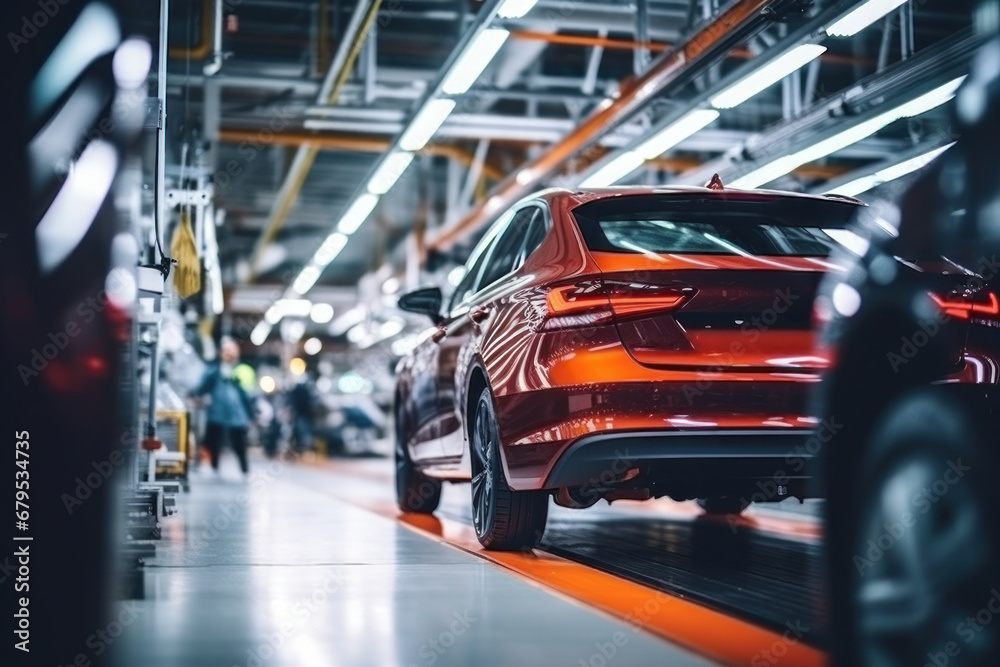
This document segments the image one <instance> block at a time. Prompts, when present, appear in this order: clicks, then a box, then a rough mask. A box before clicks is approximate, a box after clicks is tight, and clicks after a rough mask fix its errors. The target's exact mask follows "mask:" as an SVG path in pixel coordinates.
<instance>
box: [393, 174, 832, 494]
mask: <svg viewBox="0 0 1000 667" xmlns="http://www.w3.org/2000/svg"><path fill="white" fill-rule="evenodd" d="M650 194H656V195H665V196H668V195H678V196H684V197H690V196H691V195H692V194H696V195H699V196H705V197H712V198H719V199H726V198H731V199H734V200H739V199H754V198H759V197H762V196H767V197H775V196H781V197H788V198H793V199H797V198H801V199H807V200H815V201H830V200H828V199H825V198H821V197H814V196H808V195H797V194H796V195H793V194H785V193H782V194H780V195H775V194H774V193H769V192H765V193H761V192H758V191H751V192H746V191H727V192H723V193H720V192H719V191H716V190H709V189H705V188H669V189H668V188H656V189H649V188H644V189H637V188H630V189H623V190H618V189H609V190H601V191H593V192H586V193H571V192H567V191H555V192H545V193H541V194H540V195H538V196H537V197H536V198H535V199H534V200H532V201H530V202H527V203H525V204H523V205H522V206H544V207H545V210H546V213H547V215H548V223H549V225H550V226H549V227H548V231H547V233H546V235H545V237H544V239H543V240H542V241H541V243H540V244H539V245H538V247H537V248H536V249H535V250H534V251H533V252H531V253H530V255H528V257H527V258H526V260H525V261H524V263H523V265H521V266H520V267H518V268H517V269H516V270H515V271H513V272H512V273H510V274H509V275H507V276H505V277H504V279H502V280H500V281H498V282H497V283H496V284H494V285H492V286H490V287H488V288H486V289H483V290H481V291H479V292H478V293H476V294H474V295H472V296H471V297H470V298H468V299H466V300H464V301H461V302H459V303H457V304H455V305H454V307H453V308H452V309H451V311H450V312H448V313H446V314H445V320H444V322H443V323H442V324H441V325H440V327H438V329H439V330H440V331H439V333H438V335H437V340H436V341H435V340H434V337H433V336H429V337H428V338H427V339H426V340H425V341H424V342H423V343H421V345H420V349H418V350H415V351H414V353H413V354H412V355H411V356H410V357H409V358H408V359H405V360H404V361H403V362H402V363H401V364H400V397H399V403H400V409H401V410H402V412H403V413H404V414H407V415H409V414H411V413H413V412H415V411H416V408H415V406H417V405H427V404H428V402H429V401H431V399H429V398H428V397H426V396H424V397H420V398H417V397H416V396H413V395H412V392H414V391H417V389H418V387H419V389H420V391H425V392H426V391H430V390H429V389H428V387H427V382H426V381H423V382H417V381H416V379H415V375H416V374H418V373H428V374H429V375H428V377H432V378H433V380H434V385H435V388H434V389H433V391H434V398H433V404H434V405H436V406H437V410H438V415H437V416H436V417H435V418H433V419H432V420H430V421H428V422H426V423H428V424H434V427H433V428H430V429H428V430H427V431H426V432H424V433H422V434H416V433H413V432H410V438H409V442H408V445H409V448H410V453H411V456H412V457H413V459H414V460H415V461H417V462H418V464H419V465H422V466H423V467H424V469H425V470H426V471H427V473H428V474H429V475H432V476H436V477H440V478H446V479H455V480H459V479H468V474H469V469H470V467H469V465H468V446H467V419H468V418H469V415H467V414H466V413H467V407H468V406H469V405H470V403H471V402H474V401H475V400H476V399H477V398H478V394H477V395H476V396H472V395H471V394H470V386H471V385H473V384H474V383H475V382H476V379H475V378H478V377H481V378H485V380H486V386H488V387H489V389H490V391H491V394H492V397H493V401H494V407H495V409H496V414H497V416H498V421H499V427H500V435H501V443H502V445H501V449H500V451H501V460H502V463H503V467H504V472H505V474H506V476H507V479H508V481H509V483H510V485H511V488H513V489H515V490H527V489H539V488H547V486H546V478H547V477H548V475H549V474H550V473H551V471H552V469H553V466H554V465H555V464H556V462H557V461H558V459H559V458H560V456H562V454H563V453H564V452H566V451H567V450H568V449H569V448H570V447H571V446H572V445H573V444H574V442H576V441H578V440H579V439H580V438H584V437H587V436H593V435H594V434H600V433H610V432H626V433H627V432H636V433H639V432H649V431H651V430H654V431H655V430H661V431H678V432H679V431H691V432H697V431H704V430H727V429H728V430H731V431H732V432H734V433H735V432H743V431H746V430H748V429H750V430H753V429H761V430H769V431H774V430H777V429H789V430H795V429H797V430H800V431H803V432H805V431H808V429H811V428H812V427H814V426H815V420H812V419H811V417H810V416H809V411H808V403H809V401H808V395H809V392H810V390H811V388H812V387H813V386H814V385H815V384H816V383H817V382H818V381H819V377H820V376H819V372H820V371H821V370H822V369H823V368H824V367H825V366H826V359H824V358H822V357H819V356H817V355H815V354H813V353H812V352H811V351H812V349H813V348H814V340H813V338H812V333H811V331H810V329H809V327H808V325H807V324H804V322H807V321H808V315H806V316H805V318H803V313H802V311H803V308H805V309H806V310H808V306H807V305H805V304H808V303H810V302H811V300H812V291H814V290H815V288H816V285H817V284H818V282H819V280H820V277H821V276H822V273H823V272H824V271H825V270H829V269H830V268H831V267H832V266H833V265H832V264H830V263H829V262H827V261H826V260H825V259H823V258H819V257H784V256H783V257H775V258H756V257H742V256H727V255H698V256H681V255H674V256H671V255H657V256H646V255H636V254H632V255H622V254H616V253H603V252H595V251H591V250H590V249H589V248H588V246H587V244H586V242H585V240H584V239H583V237H582V236H581V234H580V231H579V229H578V227H577V223H576V220H575V219H574V217H573V214H572V212H573V210H574V209H576V208H577V207H578V206H580V205H581V204H584V203H587V202H593V201H598V200H600V199H607V198H615V197H632V196H648V195H650ZM836 201H838V202H839V201H840V200H836ZM502 235H503V231H500V232H498V233H497V234H496V238H500V237H501V236H502ZM496 242H497V243H499V241H496ZM478 252H480V251H479V250H477V251H474V253H478ZM474 257H475V254H474ZM488 263H489V259H487V261H486V264H488ZM471 264H472V262H471V261H470V265H471ZM626 271H628V272H637V273H638V275H641V276H642V277H643V279H644V280H647V281H652V282H653V283H656V282H657V281H661V282H666V283H669V282H670V281H672V280H679V281H682V282H685V283H692V284H694V285H695V287H696V288H698V289H699V290H702V291H700V292H699V293H698V294H697V295H696V296H695V297H694V298H693V299H692V300H691V302H690V304H689V305H691V306H695V305H696V306H697V308H692V309H691V310H690V311H688V310H685V309H682V310H681V311H679V313H678V314H677V317H678V319H677V321H678V322H680V321H683V320H684V319H686V320H687V322H686V324H685V325H684V332H685V340H686V345H687V347H686V348H684V349H677V350H665V349H663V345H662V344H661V343H662V341H657V340H656V339H655V338H654V339H653V344H652V345H644V344H643V343H642V339H643V333H642V331H640V329H645V330H646V331H647V332H648V331H649V330H650V327H652V328H653V329H654V330H658V331H660V332H661V333H662V332H663V331H665V330H666V327H667V322H666V320H665V319H664V316H663V315H661V314H656V313H654V314H653V315H651V316H649V317H646V318H640V319H639V320H635V319H633V320H627V321H625V320H619V319H618V318H616V320H615V321H612V322H607V323H602V324H598V325H594V326H589V327H586V328H578V329H559V330H553V331H548V330H544V329H541V328H540V325H541V319H542V318H543V317H544V308H545V303H546V301H545V295H546V292H547V291H548V288H549V287H550V286H551V285H552V284H553V283H559V284H563V283H565V284H571V283H573V282H574V281H578V280H582V279H590V278H595V277H596V278H600V277H606V276H609V275H613V274H614V272H626ZM779 274H780V275H781V276H784V277H786V278H787V280H786V281H785V282H788V283H789V285H790V286H791V287H793V288H794V289H795V290H796V291H797V292H801V297H799V296H798V295H796V298H795V299H792V302H791V303H789V304H786V305H788V306H789V307H788V308H785V309H784V310H787V311H789V312H792V311H794V315H795V317H796V318H797V320H796V323H795V324H794V326H791V325H788V326H785V325H780V326H775V325H774V323H771V324H770V325H768V324H761V325H754V324H752V323H750V322H749V318H750V316H753V314H754V312H757V313H760V312H762V311H765V310H767V309H768V308H772V307H773V306H774V302H775V299H780V295H779V294H777V293H776V291H775V290H774V289H771V288H770V287H769V283H768V280H769V278H768V276H770V277H771V278H772V279H773V277H774V276H776V275H779ZM786 301H787V299H786ZM791 306H794V307H791ZM784 310H783V312H784ZM744 311H746V312H744ZM744 315H746V316H747V317H746V318H743V317H742V316H744ZM778 315H779V317H780V314H778ZM698 317H701V320H699V321H698V322H695V319H697V318H698ZM727 318H728V320H729V321H728V323H726V322H724V320H726V319H727ZM666 319H669V320H671V321H672V320H673V316H670V317H667V318H666ZM775 321H780V319H776V320H775ZM675 324H676V323H675ZM744 325H747V326H746V327H745V326H744ZM646 340H647V341H648V340H649V338H648V336H647V337H646ZM734 340H735V341H741V342H742V347H733V348H731V347H730V345H731V344H732V343H733V342H734ZM476 386H479V385H476ZM459 435H460V436H461V438H460V437H459ZM428 437H430V438H431V440H433V441H434V443H435V444H434V445H433V447H432V446H430V445H428V444H427V443H428V442H430V441H428V440H423V438H428ZM748 454H749V452H748Z"/></svg>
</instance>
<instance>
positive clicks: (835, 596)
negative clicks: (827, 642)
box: [827, 390, 1000, 667]
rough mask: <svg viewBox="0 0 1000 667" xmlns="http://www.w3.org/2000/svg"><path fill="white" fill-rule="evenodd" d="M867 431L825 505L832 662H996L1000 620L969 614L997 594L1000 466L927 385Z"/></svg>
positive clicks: (963, 415)
mask: <svg viewBox="0 0 1000 667" xmlns="http://www.w3.org/2000/svg"><path fill="white" fill-rule="evenodd" d="M870 433H871V436H870V438H869V439H868V440H867V446H866V447H864V449H863V451H862V452H861V453H860V456H858V458H857V459H856V461H857V466H858V468H857V471H856V476H855V480H856V482H855V484H853V485H851V486H852V488H851V489H850V490H849V491H845V493H839V494H837V496H836V498H837V500H836V501H834V500H833V499H831V502H830V506H829V507H828V510H827V511H828V521H827V524H828V550H829V554H830V558H829V561H828V562H829V568H830V571H829V591H830V604H831V612H832V614H831V615H832V622H833V641H831V646H832V647H833V653H834V663H833V664H835V665H839V666H846V665H851V666H852V667H854V666H857V665H911V664H912V665H922V664H925V663H927V662H928V661H930V662H931V664H945V663H950V664H958V662H956V658H955V655H958V654H960V655H961V658H960V659H958V661H959V662H960V664H962V665H969V666H974V667H980V666H982V667H985V665H995V664H996V663H995V659H996V655H997V653H998V652H1000V627H996V626H995V624H994V625H990V624H983V625H981V626H978V627H980V628H981V630H979V631H975V632H973V631H972V629H973V627H974V626H972V625H969V624H968V623H967V621H966V619H967V618H968V617H973V618H975V617H976V614H977V612H978V611H980V610H981V609H986V608H987V607H988V605H989V604H990V603H992V604H994V605H996V604H997V603H1000V593H997V590H998V589H997V586H998V585H1000V576H998V573H997V571H996V570H997V568H996V567H995V564H996V563H997V562H1000V550H998V544H1000V540H998V528H997V527H998V525H1000V524H998V522H997V519H998V513H997V494H996V491H995V490H994V489H995V486H996V484H995V482H994V481H992V480H991V477H992V475H994V474H995V473H996V471H997V467H996V461H995V460H993V457H992V456H991V454H990V452H989V450H988V449H987V444H988V442H989V441H988V440H987V438H986V437H985V436H984V432H983V430H982V429H981V428H980V427H978V426H977V420H976V419H975V415H974V414H973V413H972V412H971V410H969V408H968V407H967V406H966V405H964V404H963V403H960V402H959V401H957V400H954V399H952V398H951V397H946V396H942V395H941V394H935V393H932V392H930V391H926V390H925V391H920V392H915V393H913V394H910V395H909V396H906V397H904V398H903V399H902V400H900V401H897V402H896V403H894V404H893V406H891V407H890V408H889V409H888V410H887V411H886V413H885V414H884V416H883V417H882V419H880V420H878V422H877V423H876V425H875V427H874V428H873V429H872V430H871V432H870ZM829 481H830V482H831V483H834V482H836V480H829ZM839 483H840V484H845V483H847V484H850V480H847V481H844V480H840V482H839ZM845 494H850V495H845ZM993 597H997V598H998V599H997V600H994V599H993ZM963 625H964V626H965V627H964V628H963ZM956 650H957V651H958V654H956V653H955V651H956Z"/></svg>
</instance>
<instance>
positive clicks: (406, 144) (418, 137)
mask: <svg viewBox="0 0 1000 667" xmlns="http://www.w3.org/2000/svg"><path fill="white" fill-rule="evenodd" d="M454 108H455V100H446V99H436V100H431V101H429V102H428V103H427V104H425V105H424V108H423V109H421V110H420V111H419V112H418V113H417V115H416V116H414V117H413V120H412V121H410V124H409V126H407V128H406V130H405V131H404V132H403V136H401V137H400V138H399V147H400V148H402V149H403V150H404V151H419V150H420V149H421V148H423V147H424V146H425V145H427V142H428V141H430V138H431V137H433V136H434V133H435V132H437V130H438V128H439V127H441V123H443V122H444V121H445V120H446V119H447V118H448V114H450V113H451V112H452V110H453V109H454Z"/></svg>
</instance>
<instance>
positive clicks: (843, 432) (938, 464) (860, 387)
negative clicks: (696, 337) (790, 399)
mask: <svg viewBox="0 0 1000 667" xmlns="http://www.w3.org/2000/svg"><path fill="white" fill-rule="evenodd" d="M998 62H1000V43H997V42H994V43H993V44H991V45H990V46H988V47H987V48H986V50H985V51H984V52H983V54H981V56H980V58H979V60H978V61H977V63H976V65H975V67H974V68H973V73H972V74H971V75H970V77H969V79H968V80H967V81H966V83H965V85H964V87H963V88H962V89H961V90H960V91H959V94H958V96H957V98H956V104H955V107H956V120H957V123H956V125H957V127H958V128H959V129H960V131H961V133H962V138H961V139H959V141H958V143H957V144H956V145H955V146H953V147H952V148H951V149H949V150H948V151H946V152H945V153H944V154H943V155H942V156H941V157H940V158H938V160H937V161H936V162H935V163H933V164H932V165H931V166H929V167H927V168H926V169H925V170H924V172H922V173H921V175H920V176H919V177H918V179H917V181H916V182H915V184H914V185H912V187H910V188H909V189H908V190H907V191H906V192H905V193H904V194H903V195H902V197H901V198H900V200H899V203H898V204H889V203H884V204H882V205H878V204H875V203H873V205H872V206H871V207H870V208H867V209H865V210H864V211H863V212H862V214H861V215H860V218H859V220H858V221H857V224H858V225H859V227H858V229H859V232H860V233H861V235H865V233H864V232H863V231H862V230H864V229H867V230H868V232H869V233H870V239H869V240H870V245H868V247H867V248H865V249H863V251H861V252H860V253H859V254H857V255H855V256H853V257H852V258H850V259H849V261H847V262H846V270H845V271H844V272H840V273H836V274H834V273H831V274H830V275H829V278H828V281H827V282H826V283H824V285H823V286H822V289H821V293H820V295H819V297H818V298H817V304H816V310H817V314H818V316H819V320H820V321H821V322H822V323H823V324H824V327H823V333H822V336H821V339H822V343H821V344H822V345H823V346H824V349H827V350H829V353H830V354H831V355H832V356H834V357H836V363H835V368H834V370H833V371H832V372H831V373H830V375H829V377H828V378H826V380H825V381H824V383H823V386H822V391H821V397H822V402H821V408H820V409H819V410H818V412H819V413H821V414H823V415H825V417H826V418H827V419H829V420H832V421H834V422H835V423H836V424H838V431H837V433H836V434H835V436H834V437H833V439H832V441H831V442H830V443H829V444H828V445H827V446H826V448H825V450H824V454H823V456H822V460H823V466H822V471H823V473H822V478H823V480H824V481H825V489H826V494H827V496H828V501H827V517H826V518H827V542H828V562H829V567H830V570H829V582H830V587H829V591H830V603H831V614H830V616H831V619H832V621H833V626H834V628H833V630H834V632H833V637H832V640H831V642H830V645H831V648H832V649H833V653H834V660H835V664H837V665H843V666H845V667H846V666H848V665H849V666H851V667H855V666H858V665H866V666H868V665H878V666H895V665H899V666H904V665H905V666H909V665H932V666H935V667H945V666H954V665H963V666H969V665H972V666H977V667H980V666H981V667H985V666H987V665H997V664H1000V622H998V621H1000V529H998V527H1000V483H998V479H997V475H998V473H1000V456H998V455H1000V428H998V427H1000V419H998V413H1000V391H998V389H1000V387H998V383H1000V299H998V294H1000V207H998V205H997V203H998V201H1000V199H998V197H1000V154H998V152H997V147H998V137H1000V135H998V133H997V129H996V128H997V122H998V120H1000V104H998V102H1000V68H998V67H997V63H998ZM845 257H846V255H845Z"/></svg>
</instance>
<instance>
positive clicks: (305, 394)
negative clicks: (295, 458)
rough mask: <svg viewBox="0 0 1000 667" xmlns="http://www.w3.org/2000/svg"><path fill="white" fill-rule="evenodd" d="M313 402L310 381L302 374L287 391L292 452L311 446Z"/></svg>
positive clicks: (301, 450) (310, 447)
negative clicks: (290, 419)
mask: <svg viewBox="0 0 1000 667" xmlns="http://www.w3.org/2000/svg"><path fill="white" fill-rule="evenodd" d="M314 404H315V399H314V395H313V389H312V383H311V382H310V381H309V379H308V378H307V376H305V375H303V376H302V377H301V378H299V381H298V382H297V383H296V384H295V386H294V387H292V389H291V391H289V392H288V406H289V407H290V408H291V410H292V453H293V454H302V453H303V452H305V451H306V450H310V449H312V447H313V417H314V416H315V415H314V407H315V406H314Z"/></svg>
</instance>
